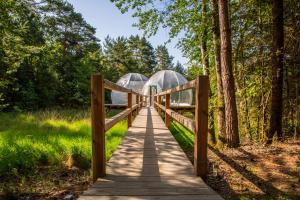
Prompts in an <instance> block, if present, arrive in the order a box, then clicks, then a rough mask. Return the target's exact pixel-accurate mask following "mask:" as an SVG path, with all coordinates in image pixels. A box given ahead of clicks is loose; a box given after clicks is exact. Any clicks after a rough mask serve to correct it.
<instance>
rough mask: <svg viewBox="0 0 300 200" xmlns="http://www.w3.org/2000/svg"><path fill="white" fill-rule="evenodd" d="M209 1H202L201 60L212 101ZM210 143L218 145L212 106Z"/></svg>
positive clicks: (210, 111) (210, 110)
mask: <svg viewBox="0 0 300 200" xmlns="http://www.w3.org/2000/svg"><path fill="white" fill-rule="evenodd" d="M206 15H207V0H202V22H203V23H204V24H205V25H204V30H203V33H202V39H201V48H200V49H201V60H202V64H203V72H204V75H206V76H207V77H208V81H209V83H208V97H209V99H211V96H212V92H211V88H210V78H209V58H208V53H207V37H208V30H207V20H206V18H207V16H206ZM208 112H209V113H208V115H209V127H208V128H209V129H208V132H209V143H212V144H216V136H215V129H214V121H215V119H214V118H215V117H214V112H213V109H212V106H209V111H208Z"/></svg>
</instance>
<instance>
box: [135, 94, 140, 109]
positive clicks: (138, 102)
mask: <svg viewBox="0 0 300 200" xmlns="http://www.w3.org/2000/svg"><path fill="white" fill-rule="evenodd" d="M135 101H136V104H137V105H138V106H137V108H136V114H138V113H139V111H140V96H139V94H136V95H135Z"/></svg>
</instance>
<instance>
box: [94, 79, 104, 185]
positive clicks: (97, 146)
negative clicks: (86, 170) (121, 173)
mask: <svg viewBox="0 0 300 200" xmlns="http://www.w3.org/2000/svg"><path fill="white" fill-rule="evenodd" d="M91 114H92V116H91V118H92V124H91V125H92V159H93V160H92V170H93V181H94V182H95V181H96V180H97V178H99V177H103V176H105V167H106V166H105V161H106V158H105V108H104V81H103V76H102V75H92V77H91Z"/></svg>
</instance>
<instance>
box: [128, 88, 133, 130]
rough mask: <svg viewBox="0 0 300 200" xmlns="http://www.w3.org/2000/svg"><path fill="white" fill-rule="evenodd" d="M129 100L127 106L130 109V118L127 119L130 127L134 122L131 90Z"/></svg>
mask: <svg viewBox="0 0 300 200" xmlns="http://www.w3.org/2000/svg"><path fill="white" fill-rule="evenodd" d="M127 101H128V106H127V108H129V109H130V113H129V114H128V120H127V122H128V128H129V127H131V124H132V121H131V120H132V93H131V92H129V93H128V98H127Z"/></svg>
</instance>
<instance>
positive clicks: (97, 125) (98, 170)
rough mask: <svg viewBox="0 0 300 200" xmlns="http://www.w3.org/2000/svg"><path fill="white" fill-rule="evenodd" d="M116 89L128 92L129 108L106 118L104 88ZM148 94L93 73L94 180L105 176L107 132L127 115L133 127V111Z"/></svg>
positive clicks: (140, 105)
mask: <svg viewBox="0 0 300 200" xmlns="http://www.w3.org/2000/svg"><path fill="white" fill-rule="evenodd" d="M105 89H109V90H116V91H119V92H124V93H127V94H128V99H127V100H128V105H127V108H126V109H125V110H124V111H122V112H120V113H119V114H117V115H115V116H113V117H112V118H110V119H105V99H104V96H105V95H104V90H105ZM133 95H135V97H136V104H135V105H132V98H133V97H132V96H133ZM146 99H147V96H145V95H142V94H139V93H137V92H134V91H132V90H131V89H128V88H124V87H122V86H119V85H117V84H115V83H112V82H110V81H108V80H105V79H103V76H102V75H92V77H91V112H92V113H91V115H92V171H93V180H94V181H96V180H97V178H98V177H103V176H105V173H106V156H105V132H106V131H108V130H109V129H110V128H111V127H113V126H114V125H115V124H117V123H118V122H120V121H121V120H122V119H124V118H126V117H127V122H128V127H131V123H132V113H133V111H135V110H136V111H137V112H138V111H139V110H140V109H141V108H142V106H143V105H145V101H146Z"/></svg>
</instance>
